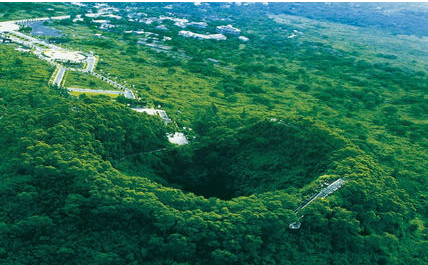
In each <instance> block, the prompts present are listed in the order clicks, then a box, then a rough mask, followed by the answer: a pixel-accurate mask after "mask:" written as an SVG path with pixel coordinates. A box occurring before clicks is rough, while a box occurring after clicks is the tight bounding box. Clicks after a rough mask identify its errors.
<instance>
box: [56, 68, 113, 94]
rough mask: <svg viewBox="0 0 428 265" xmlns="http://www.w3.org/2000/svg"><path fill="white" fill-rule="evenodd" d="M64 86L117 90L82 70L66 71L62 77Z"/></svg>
mask: <svg viewBox="0 0 428 265" xmlns="http://www.w3.org/2000/svg"><path fill="white" fill-rule="evenodd" d="M64 87H73V88H85V89H97V90H119V89H117V88H116V87H114V86H112V85H110V84H109V83H107V82H104V81H102V80H100V79H98V78H96V77H95V76H93V75H90V74H88V73H82V72H74V71H67V72H66V73H65V77H64Z"/></svg>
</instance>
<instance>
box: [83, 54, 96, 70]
mask: <svg viewBox="0 0 428 265" xmlns="http://www.w3.org/2000/svg"><path fill="white" fill-rule="evenodd" d="M87 62H88V65H87V66H86V69H85V70H86V71H87V72H93V71H94V69H95V62H96V58H95V56H93V55H89V56H88V59H87Z"/></svg>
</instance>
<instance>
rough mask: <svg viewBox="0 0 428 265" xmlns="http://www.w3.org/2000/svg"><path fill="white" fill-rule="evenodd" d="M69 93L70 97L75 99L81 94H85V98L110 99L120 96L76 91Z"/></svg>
mask: <svg viewBox="0 0 428 265" xmlns="http://www.w3.org/2000/svg"><path fill="white" fill-rule="evenodd" d="M69 93H70V95H72V96H76V97H78V96H80V95H82V94H85V95H87V96H106V97H110V98H117V97H118V96H120V95H118V94H102V93H92V92H77V91H71V92H69Z"/></svg>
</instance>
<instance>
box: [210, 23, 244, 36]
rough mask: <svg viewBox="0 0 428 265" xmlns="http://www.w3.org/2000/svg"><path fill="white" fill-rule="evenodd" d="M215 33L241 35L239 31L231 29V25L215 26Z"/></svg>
mask: <svg viewBox="0 0 428 265" xmlns="http://www.w3.org/2000/svg"><path fill="white" fill-rule="evenodd" d="M216 32H217V33H221V34H229V35H239V34H241V30H240V29H237V28H234V27H232V25H230V24H229V25H227V26H217V28H216Z"/></svg>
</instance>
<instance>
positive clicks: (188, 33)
mask: <svg viewBox="0 0 428 265" xmlns="http://www.w3.org/2000/svg"><path fill="white" fill-rule="evenodd" d="M178 35H180V36H183V37H188V38H195V39H200V40H226V39H227V37H226V36H224V35H223V34H199V33H194V32H191V31H188V30H181V31H180V32H178Z"/></svg>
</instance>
